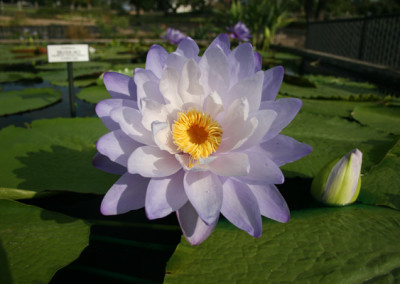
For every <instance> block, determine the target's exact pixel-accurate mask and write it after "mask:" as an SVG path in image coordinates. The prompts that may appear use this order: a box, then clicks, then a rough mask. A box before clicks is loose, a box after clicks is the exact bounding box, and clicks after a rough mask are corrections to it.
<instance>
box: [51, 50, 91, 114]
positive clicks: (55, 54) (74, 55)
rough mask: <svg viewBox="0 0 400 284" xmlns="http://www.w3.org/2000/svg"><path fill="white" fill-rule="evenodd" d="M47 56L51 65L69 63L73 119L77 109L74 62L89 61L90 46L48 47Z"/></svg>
mask: <svg viewBox="0 0 400 284" xmlns="http://www.w3.org/2000/svg"><path fill="white" fill-rule="evenodd" d="M47 56H48V59H49V63H53V62H67V70H68V85H69V102H70V110H71V117H75V116H76V109H75V94H74V74H73V66H72V62H85V61H89V46H88V45H87V44H60V45H48V46H47Z"/></svg>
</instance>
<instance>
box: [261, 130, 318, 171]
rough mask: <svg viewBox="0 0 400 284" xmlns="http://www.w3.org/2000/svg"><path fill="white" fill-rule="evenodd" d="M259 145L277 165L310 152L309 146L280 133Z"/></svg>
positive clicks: (294, 159) (292, 160) (289, 161)
mask: <svg viewBox="0 0 400 284" xmlns="http://www.w3.org/2000/svg"><path fill="white" fill-rule="evenodd" d="M260 147H261V148H262V149H264V150H265V151H266V152H267V155H268V156H269V157H270V158H271V159H272V160H273V161H274V163H275V164H277V165H278V166H279V167H280V166H283V165H284V164H287V163H291V162H294V161H296V160H298V159H300V158H302V157H304V156H306V155H308V154H309V153H311V152H312V148H311V146H309V145H307V144H305V143H301V142H298V141H297V140H295V139H293V138H292V137H289V136H285V135H281V134H279V135H277V136H276V137H274V138H272V139H271V140H268V141H267V142H265V143H261V144H260Z"/></svg>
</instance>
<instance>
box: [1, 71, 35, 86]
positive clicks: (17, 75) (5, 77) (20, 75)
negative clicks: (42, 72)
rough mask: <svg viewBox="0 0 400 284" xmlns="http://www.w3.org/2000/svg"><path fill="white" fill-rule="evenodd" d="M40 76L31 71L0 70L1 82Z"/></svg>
mask: <svg viewBox="0 0 400 284" xmlns="http://www.w3.org/2000/svg"><path fill="white" fill-rule="evenodd" d="M38 79H39V77H38V76H37V75H36V74H34V73H29V72H0V83H1V84H4V83H11V82H17V81H26V80H38Z"/></svg>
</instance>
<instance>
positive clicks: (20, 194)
mask: <svg viewBox="0 0 400 284" xmlns="http://www.w3.org/2000/svg"><path fill="white" fill-rule="evenodd" d="M37 194H38V193H37V192H35V191H31V190H22V189H15V188H0V199H15V200H17V199H29V198H33V197H35V195H37Z"/></svg>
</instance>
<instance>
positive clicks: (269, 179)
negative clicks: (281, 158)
mask: <svg viewBox="0 0 400 284" xmlns="http://www.w3.org/2000/svg"><path fill="white" fill-rule="evenodd" d="M246 154H247V155H248V157H249V165H250V171H249V174H248V175H247V176H244V177H237V179H239V180H241V181H242V182H245V183H249V184H282V183H283V182H284V180H285V178H284V176H283V174H282V171H281V169H280V168H279V167H278V166H277V165H276V164H275V163H274V162H273V161H272V160H271V159H270V158H269V157H268V155H267V153H265V152H264V151H262V152H261V151H260V152H246Z"/></svg>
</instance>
